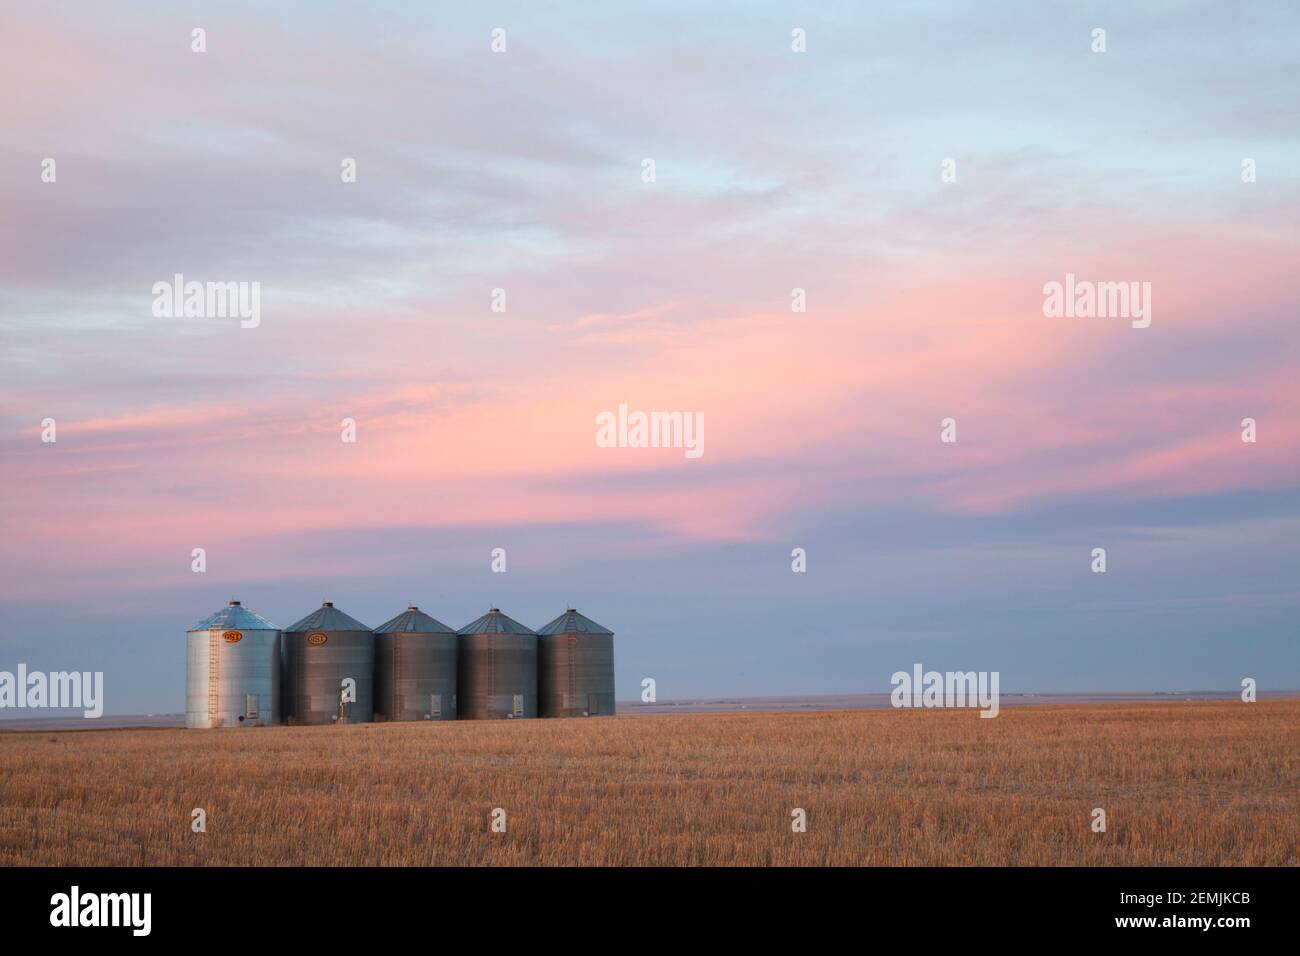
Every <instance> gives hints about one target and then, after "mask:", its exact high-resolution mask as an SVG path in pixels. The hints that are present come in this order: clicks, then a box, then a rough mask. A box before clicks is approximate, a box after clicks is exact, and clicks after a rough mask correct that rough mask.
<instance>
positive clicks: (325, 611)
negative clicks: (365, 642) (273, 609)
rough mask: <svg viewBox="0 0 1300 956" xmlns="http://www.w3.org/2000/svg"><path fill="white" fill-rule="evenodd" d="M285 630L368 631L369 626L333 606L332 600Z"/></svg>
mask: <svg viewBox="0 0 1300 956" xmlns="http://www.w3.org/2000/svg"><path fill="white" fill-rule="evenodd" d="M285 630H286V631H368V630H370V628H368V627H366V625H364V624H362V623H361V622H360V621H358V620H357V619H356V618H355V617H349V616H348V615H346V614H344V613H343V612H342V611H340V610H339V609H338V608H336V607H335V606H334V602H333V601H326V602H325V603H324V604H322V605H321V606H320V607H318V608H317V609H316V610H314V611H312V612H311V613H310V614H308V615H307V616H306V617H304V618H303V619H302V620H301V621H299V622H298V623H296V624H291V625H289V626H288V627H286V628H285Z"/></svg>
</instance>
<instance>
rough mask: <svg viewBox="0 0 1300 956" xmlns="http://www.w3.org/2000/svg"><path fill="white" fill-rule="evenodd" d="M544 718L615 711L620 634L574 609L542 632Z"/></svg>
mask: <svg viewBox="0 0 1300 956" xmlns="http://www.w3.org/2000/svg"><path fill="white" fill-rule="evenodd" d="M537 658H538V668H537V690H538V693H539V695H540V696H541V712H542V716H543V717H595V716H597V715H600V716H608V715H611V714H613V713H614V632H613V631H611V630H609V629H608V628H605V627H601V626H600V625H599V624H597V623H596V622H595V621H593V620H592V619H591V618H589V617H584V616H583V615H581V614H579V613H578V612H577V611H575V610H574V609H573V608H569V609H568V610H567V611H565V612H564V613H563V614H561V615H560V616H559V617H557V618H556V619H555V620H554V621H552V622H551V623H550V624H547V625H546V626H545V627H543V628H539V629H538V631H537Z"/></svg>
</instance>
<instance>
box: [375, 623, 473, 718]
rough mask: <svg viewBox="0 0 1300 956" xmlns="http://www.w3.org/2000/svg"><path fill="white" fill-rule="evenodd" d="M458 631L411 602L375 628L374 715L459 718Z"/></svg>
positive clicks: (378, 716)
mask: <svg viewBox="0 0 1300 956" xmlns="http://www.w3.org/2000/svg"><path fill="white" fill-rule="evenodd" d="M456 642H457V637H456V632H455V631H453V630H452V629H451V628H449V627H448V626H447V625H446V624H443V623H442V622H441V621H437V620H435V619H434V618H431V617H430V616H429V615H427V614H425V613H424V612H423V611H421V610H420V609H419V608H418V607H416V606H415V605H414V604H412V605H411V606H410V607H408V608H407V609H406V610H405V611H403V612H402V613H401V614H399V615H397V617H395V618H393V619H392V620H391V621H388V622H386V623H384V624H381V625H379V627H377V628H375V719H376V720H455V719H456Z"/></svg>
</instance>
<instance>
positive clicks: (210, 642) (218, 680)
mask: <svg viewBox="0 0 1300 956" xmlns="http://www.w3.org/2000/svg"><path fill="white" fill-rule="evenodd" d="M185 655H186V656H185V726H186V727H252V726H260V725H263V724H278V723H279V722H280V629H279V628H278V627H276V626H275V625H274V624H272V623H271V622H270V621H268V620H267V619H266V618H264V617H262V615H260V614H257V613H254V612H253V611H250V610H248V609H247V608H246V607H243V606H242V605H241V604H240V603H239V602H238V601H231V602H230V604H229V605H227V606H226V607H223V608H222V609H221V610H220V611H217V612H216V613H215V614H210V615H208V616H207V617H205V618H204V619H203V620H201V621H199V623H197V624H195V625H194V626H193V627H191V628H190V629H189V632H188V633H187V634H186V635H185Z"/></svg>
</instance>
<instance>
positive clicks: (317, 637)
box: [307, 631, 329, 646]
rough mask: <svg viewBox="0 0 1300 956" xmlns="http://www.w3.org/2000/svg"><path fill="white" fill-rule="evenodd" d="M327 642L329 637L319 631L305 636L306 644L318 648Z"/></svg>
mask: <svg viewBox="0 0 1300 956" xmlns="http://www.w3.org/2000/svg"><path fill="white" fill-rule="evenodd" d="M328 640H329V636H328V635H326V634H322V633H321V632H320V631H316V632H315V633H313V634H308V635H307V643H308V644H316V645H318V646H319V645H321V644H324V643H325V642H326V641H328Z"/></svg>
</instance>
